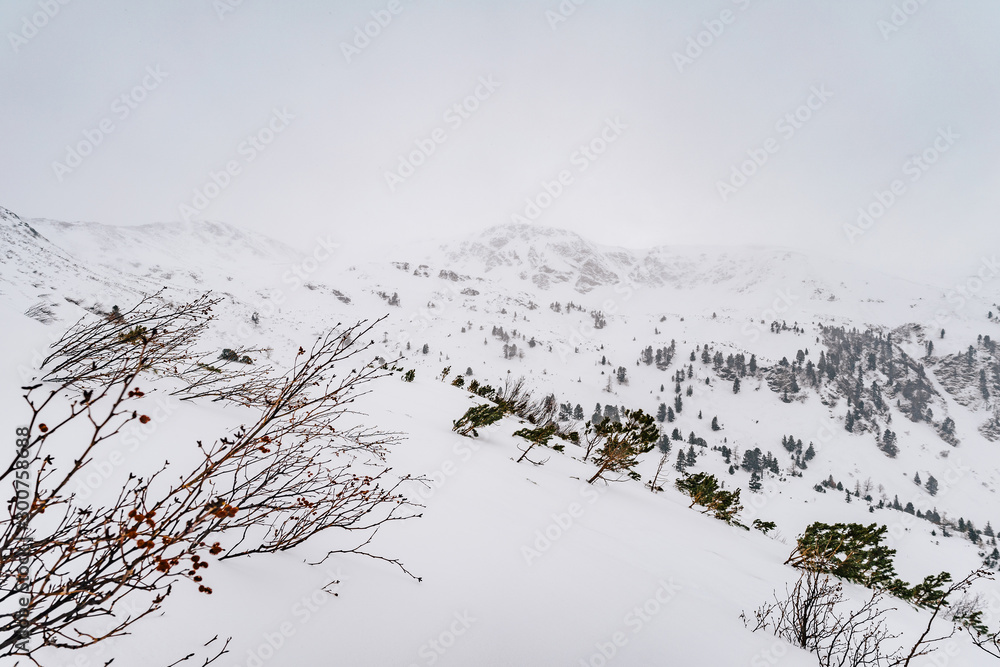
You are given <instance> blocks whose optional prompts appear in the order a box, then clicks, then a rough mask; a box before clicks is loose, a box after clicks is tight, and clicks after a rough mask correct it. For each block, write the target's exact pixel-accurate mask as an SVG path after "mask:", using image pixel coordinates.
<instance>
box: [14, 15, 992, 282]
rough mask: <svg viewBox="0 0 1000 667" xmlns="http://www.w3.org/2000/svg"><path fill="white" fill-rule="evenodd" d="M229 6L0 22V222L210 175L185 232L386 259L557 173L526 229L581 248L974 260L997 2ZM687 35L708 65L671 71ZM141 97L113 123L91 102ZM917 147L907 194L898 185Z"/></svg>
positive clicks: (129, 208) (59, 212)
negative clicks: (926, 161)
mask: <svg viewBox="0 0 1000 667" xmlns="http://www.w3.org/2000/svg"><path fill="white" fill-rule="evenodd" d="M64 1H66V0H64ZM238 1H239V0H217V1H216V2H213V0H180V1H176V2H170V3H153V2H139V3H137V2H134V0H132V1H128V0H101V1H100V2H95V1H93V0H69V1H68V3H67V4H65V5H62V4H59V0H34V1H31V0H4V2H3V3H2V5H0V28H2V31H3V33H4V40H3V43H2V44H0V128H2V130H0V131H2V134H3V141H2V151H0V205H4V206H6V207H8V208H10V209H12V210H14V211H15V212H17V213H19V214H20V215H22V216H24V217H49V218H56V219H62V220H97V221H101V222H108V223H115V224H137V223H145V222H152V221H163V220H178V219H181V210H180V209H179V207H180V206H181V205H182V204H188V205H190V204H192V200H193V197H194V195H193V192H194V190H195V189H196V188H199V189H200V188H203V187H204V186H205V185H206V184H207V183H210V182H211V181H210V172H212V171H215V172H218V171H220V170H222V169H224V167H225V165H226V163H227V161H230V160H232V161H235V162H236V164H237V165H238V166H239V168H240V172H239V174H237V175H236V176H235V177H233V178H232V179H231V183H230V184H229V185H228V187H226V188H224V189H223V190H221V192H219V193H218V195H217V196H216V197H215V198H214V199H212V201H211V202H210V204H209V205H208V206H207V208H205V210H204V211H203V212H201V213H200V214H199V215H200V216H201V217H203V218H207V219H218V220H225V221H228V222H233V223H236V224H239V225H242V226H246V227H249V228H252V229H255V230H258V231H262V232H265V233H268V234H271V235H273V236H276V237H278V238H281V239H282V240H285V241H286V242H289V243H291V244H293V245H297V246H299V247H303V248H308V247H310V246H311V243H312V239H313V238H315V237H316V236H317V235H320V234H329V235H333V236H334V237H336V238H338V239H340V240H342V241H343V242H344V243H346V244H355V245H357V244H362V243H368V244H371V243H377V244H384V243H387V242H390V241H393V242H395V241H403V242H405V241H407V240H409V239H415V238H425V239H426V238H435V239H436V238H441V239H446V238H450V237H454V236H465V235H468V234H471V233H473V232H475V231H477V230H479V229H481V228H484V227H486V226H489V225H493V224H499V223H504V222H509V221H510V220H511V215H512V214H514V213H522V214H523V213H524V210H525V206H526V204H525V199H526V198H527V197H533V198H534V197H537V196H538V195H539V194H540V193H542V192H544V190H543V189H542V185H541V182H542V181H543V180H546V181H552V180H553V179H555V178H556V177H557V175H558V173H559V172H560V170H564V169H565V170H568V171H569V177H570V178H571V182H570V183H569V184H568V185H566V186H565V187H564V188H563V191H562V192H561V194H560V195H559V196H558V197H556V198H555V201H554V202H553V203H552V204H551V206H549V207H548V208H547V209H545V210H544V211H543V212H542V213H541V215H540V216H539V217H538V218H537V222H539V223H540V224H545V225H551V226H557V227H565V228H568V229H572V230H575V231H577V232H579V233H581V234H583V235H585V236H587V237H589V238H591V239H593V240H595V241H598V242H602V243H608V244H616V245H625V246H632V247H637V246H646V245H653V244H670V243H683V244H690V243H699V244H759V245H777V246H787V247H792V248H798V249H802V250H806V251H810V252H822V253H824V254H828V255H835V256H839V257H844V258H848V259H852V260H855V261H860V262H864V263H874V264H879V265H881V266H883V267H885V268H888V269H891V270H894V271H897V272H901V273H904V274H908V275H918V274H919V273H920V272H923V271H925V270H929V269H937V268H940V267H942V266H945V265H947V266H949V267H953V268H955V269H956V270H958V271H963V270H967V271H970V272H971V271H974V270H975V269H976V267H977V266H978V265H979V263H980V261H981V259H982V257H984V256H988V255H990V254H991V253H992V252H993V251H994V250H1000V226H998V225H997V224H996V210H997V205H998V203H1000V201H998V200H1000V123H998V122H997V119H998V117H1000V114H998V111H1000V108H998V107H1000V104H998V103H1000V39H997V35H998V33H1000V30H998V28H1000V4H998V3H996V2H995V0H978V1H969V0H967V1H955V2H944V1H942V0H924V2H923V4H921V1H920V0H866V1H865V2H854V3H839V2H837V3H835V2H830V1H829V0H822V1H821V0H796V1H794V2H792V1H781V0H739V1H738V2H733V1H732V0H717V1H712V2H697V3H695V2H680V1H677V0H671V1H654V0H645V1H635V0H629V1H625V0H587V1H586V2H584V3H583V4H582V5H579V6H577V5H575V4H573V0H564V1H563V2H562V6H563V7H574V8H575V11H574V12H573V13H572V15H570V16H569V17H568V18H567V20H565V21H562V22H559V23H557V24H555V28H553V27H552V24H551V23H550V18H547V16H546V12H547V11H552V12H558V11H559V7H560V2H559V0H550V1H527V0H523V1H516V0H515V1H506V0H505V1H503V2H500V1H494V2H486V1H479V2H455V1H454V0H452V1H451V2H445V1H443V0H398V4H395V3H390V2H389V0H374V1H367V0H365V1H360V0H358V1H351V2H337V3H333V2H318V1H311V2H307V1H306V0H301V1H300V2H294V3H291V2H285V3H278V2H266V1H265V0H242V2H241V3H240V4H239V5H238V6H237V7H235V8H234V9H233V10H232V11H231V12H226V13H224V14H222V18H220V12H221V10H220V7H225V6H226V3H230V4H236V2H238ZM47 3H51V7H50V8H49V12H50V13H54V15H53V16H52V17H51V18H49V17H47V16H44V15H43V14H40V12H44V6H46V4H47ZM390 5H392V6H394V7H395V8H396V9H398V10H399V11H398V13H397V14H395V15H392V14H389V13H388V12H387V11H386V9H387V7H390ZM894 6H895V7H897V8H898V9H897V10H896V12H897V13H896V20H897V23H899V24H900V25H899V26H898V30H894V31H892V32H888V28H887V26H892V27H896V26H893V24H892V18H893V12H894ZM53 8H57V11H55V10H54V9H53ZM906 9H909V10H910V11H911V12H912V14H910V15H907V14H906V13H905V10H906ZM372 12H376V13H378V12H383V14H382V19H383V21H385V18H386V16H391V22H389V23H388V24H387V25H386V26H385V27H381V28H380V29H379V31H378V32H379V34H378V35H377V36H375V37H373V38H371V39H370V42H369V43H368V45H367V46H365V48H364V49H363V50H360V52H358V53H354V54H353V55H352V56H351V62H348V60H347V58H346V57H345V55H344V53H343V51H342V47H341V43H350V42H351V41H352V40H353V39H354V37H355V29H356V28H360V29H363V28H364V26H365V24H366V23H369V22H371V21H373V17H372ZM723 12H728V13H726V14H723ZM36 14H37V16H35V15H36ZM720 16H722V17H723V18H725V19H727V20H728V21H729V23H728V24H722V23H715V24H712V23H711V22H712V21H713V20H716V19H719V17H720ZM33 17H35V18H34V21H35V23H39V24H44V25H43V26H42V27H41V28H39V29H37V30H34V29H33V26H32V27H26V23H25V22H26V21H27V22H28V23H29V24H30V23H31V22H32V20H33ZM904 18H905V20H903V19H904ZM880 21H883V22H884V23H883V24H882V25H881V27H880V24H879V22H880ZM705 22H709V27H714V28H715V29H716V31H717V32H719V28H720V27H721V28H722V30H721V34H719V35H717V36H711V39H709V37H710V35H709V33H708V32H703V31H706V30H707V29H708V28H707V27H706V24H705ZM369 27H370V29H371V30H372V32H375V30H374V25H372V26H369ZM700 32H703V34H702V35H701V38H702V40H703V42H704V43H707V44H708V46H706V47H705V48H704V49H703V51H702V53H701V54H700V55H698V54H697V53H695V52H692V53H694V54H695V55H697V57H696V58H695V59H693V62H690V63H688V64H686V65H684V67H683V71H678V66H677V64H676V61H675V55H674V54H675V52H683V51H684V49H685V48H686V47H687V46H688V39H689V38H694V39H696V38H697V37H698V36H699V33H700ZM147 68H151V69H153V70H155V69H156V68H159V71H160V72H162V73H164V74H163V75H162V76H161V77H160V80H159V81H157V79H154V78H152V77H150V76H148V75H147ZM144 77H145V81H146V84H147V86H148V87H149V88H150V90H141V89H140V90H138V91H137V97H143V98H144V99H142V100H141V101H135V100H133V103H132V105H133V106H134V107H135V108H128V107H127V106H125V104H124V103H123V102H121V101H119V102H117V103H116V102H115V100H116V98H120V97H121V96H122V95H129V94H130V91H132V90H133V89H134V88H135V87H136V86H141V85H142V84H143V80H144ZM480 77H483V78H486V79H489V78H490V77H492V80H493V81H495V82H498V83H499V87H498V88H496V89H495V90H494V91H492V92H491V93H490V94H489V95H488V96H487V95H486V92H487V91H486V89H485V88H480V89H479V91H480V94H481V96H482V97H485V98H486V99H484V100H482V101H478V102H477V104H478V109H476V110H475V111H473V112H471V113H470V114H468V118H466V119H460V120H461V124H460V125H459V124H458V121H457V120H455V118H457V116H454V115H449V116H446V113H447V112H448V110H449V109H450V108H451V107H452V105H454V104H455V103H457V102H460V101H462V100H463V99H464V98H466V97H468V96H469V95H472V94H474V92H475V91H476V89H477V86H479V85H480V84H479V80H480ZM154 86H155V87H154ZM814 87H815V88H816V89H822V90H826V91H829V93H832V97H830V98H829V99H826V100H825V101H822V103H820V101H819V98H813V100H812V101H813V104H814V106H816V107H818V108H816V109H815V110H812V111H810V112H808V114H807V112H806V110H805V109H802V110H800V113H801V114H803V115H810V116H811V117H810V118H809V119H808V120H806V121H805V122H803V123H801V126H800V127H798V128H797V129H795V128H792V129H794V133H792V132H791V131H790V130H789V129H788V128H789V127H791V126H789V125H783V126H780V127H779V126H777V125H776V123H777V122H778V121H779V120H780V119H781V118H782V117H783V116H785V114H788V113H794V112H795V111H796V109H797V108H798V107H799V106H800V105H802V104H803V103H805V102H806V101H807V99H808V98H809V95H810V90H811V89H812V88H814ZM274 109H278V110H287V112H288V113H290V114H292V115H293V116H294V118H292V119H291V120H287V121H283V122H276V123H275V127H282V125H283V123H284V122H287V127H284V129H282V131H280V132H276V133H275V136H274V140H273V142H272V143H270V144H268V145H267V146H266V147H265V148H264V150H263V151H260V152H257V153H256V155H254V158H255V159H253V161H252V162H249V161H248V160H247V158H248V157H249V156H250V155H252V154H253V153H254V151H253V150H250V149H247V148H245V149H244V151H242V152H241V151H240V148H239V147H240V145H241V142H243V141H245V140H246V138H247V137H248V135H251V134H256V133H257V132H258V131H260V130H262V128H266V127H267V125H268V123H269V121H270V120H271V118H272V114H273V110H274ZM126 111H127V112H128V115H127V117H124V116H125V112H126ZM607 119H620V121H621V123H622V124H624V126H625V127H624V129H621V130H620V131H616V132H619V133H618V135H617V137H616V140H615V141H614V142H613V143H610V144H609V145H608V147H607V150H606V152H604V154H602V155H600V156H599V157H598V158H597V159H596V160H595V161H593V162H592V163H588V166H587V169H586V170H584V171H581V170H580V166H581V165H582V164H583V162H584V161H581V158H580V157H579V154H577V157H576V160H575V161H574V154H576V152H577V151H578V149H579V146H580V145H581V144H584V143H589V142H590V141H591V140H592V139H594V138H596V137H599V136H600V133H601V131H602V128H603V127H605V123H606V121H607ZM102 121H104V124H105V125H104V126H105V127H106V128H107V127H109V123H110V124H111V125H113V129H112V131H111V132H110V133H107V134H106V136H104V137H103V138H102V139H101V141H100V143H99V144H98V145H96V146H95V147H94V148H93V151H92V152H91V153H90V154H89V155H87V156H86V157H84V158H83V159H82V161H81V162H80V163H79V165H78V166H76V167H75V168H73V169H72V170H71V171H69V172H64V173H62V174H61V176H62V180H61V181H60V179H59V176H57V174H56V168H54V166H53V163H55V162H59V163H65V162H66V159H67V158H66V154H67V146H76V145H77V144H78V143H79V142H87V141H88V140H87V139H86V137H85V132H89V133H90V136H91V137H94V136H96V135H95V134H94V132H95V131H96V130H97V129H98V128H100V126H101V123H102ZM435 128H441V131H442V132H441V133H439V134H438V135H437V136H438V137H441V136H444V137H445V141H444V142H443V143H441V144H439V145H437V146H436V148H435V151H434V153H433V154H431V155H430V156H429V157H427V158H426V160H425V161H424V163H423V164H422V165H421V166H419V167H418V168H417V169H416V170H415V172H414V174H413V175H412V176H409V177H408V178H406V179H405V180H404V181H403V182H401V183H397V185H396V188H395V191H391V190H390V188H389V186H388V185H387V183H386V177H385V174H386V172H387V171H391V170H395V169H397V167H398V164H399V159H400V157H399V156H400V155H403V154H408V153H409V152H410V151H412V150H415V149H416V144H415V142H416V141H418V140H427V139H428V138H429V137H431V135H432V132H433V131H434V130H435ZM948 128H951V136H952V138H951V139H949V140H948V141H947V142H946V141H944V140H939V141H938V146H939V147H947V148H948V150H947V152H944V153H940V154H936V152H935V150H934V149H933V147H934V145H935V144H934V142H935V138H936V137H937V136H938V135H939V131H940V130H947V129H948ZM264 134H265V135H266V134H267V133H266V132H265V133H264ZM955 135H957V138H955ZM609 136H612V135H611V134H609ZM769 139H772V140H773V141H772V143H770V144H767V145H769V146H770V147H771V148H772V150H773V149H774V148H775V147H776V148H777V151H776V152H773V153H772V154H770V155H768V158H767V161H766V162H765V163H764V164H763V165H762V166H760V167H759V168H758V169H757V171H756V173H754V174H753V175H752V177H750V178H749V179H748V180H747V182H746V184H745V185H743V186H742V187H740V188H739V189H738V190H737V191H735V192H732V193H730V195H729V196H728V198H727V201H725V202H723V201H722V197H721V196H720V193H719V191H718V182H719V181H725V180H727V179H728V178H729V176H730V173H731V170H732V168H733V166H734V165H739V164H740V163H741V162H743V161H744V160H746V159H748V154H747V151H754V150H758V151H759V150H760V149H763V148H764V147H765V145H766V142H767V141H768V140H769ZM86 148H87V146H86V145H85V146H84V150H86ZM598 148H599V146H598ZM928 149H929V150H930V152H929V153H928V155H929V157H935V156H936V157H937V161H936V162H935V163H934V164H933V165H928V168H927V169H926V171H924V170H920V169H919V167H918V168H916V169H914V167H913V163H910V166H909V167H907V166H906V163H907V161H908V160H909V159H911V158H912V157H914V156H918V155H920V154H922V153H924V152H925V150H928ZM765 152H766V151H765ZM758 155H760V153H759V152H758ZM916 173H919V175H920V178H919V179H918V180H912V179H913V178H914V175H915V174H916ZM895 179H899V180H900V181H901V182H902V183H901V184H897V185H901V186H902V188H901V189H900V192H901V193H902V194H900V195H898V196H896V201H895V202H894V203H893V204H892V205H891V206H890V207H889V208H888V211H887V212H886V214H885V215H884V216H883V217H882V218H880V219H879V220H878V221H876V222H875V223H874V224H873V225H872V226H871V227H870V228H869V229H868V230H867V232H866V233H865V234H864V235H862V236H858V237H856V238H855V239H854V240H855V243H853V244H851V243H849V242H848V239H847V236H846V234H845V231H844V224H845V223H852V222H854V221H855V220H856V218H857V210H858V208H859V207H862V206H865V207H867V206H869V205H871V204H872V203H873V202H875V201H876V200H875V196H874V193H875V191H877V190H878V191H883V190H889V189H890V187H891V184H892V182H893V180H895ZM543 200H544V198H543Z"/></svg>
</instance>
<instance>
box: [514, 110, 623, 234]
mask: <svg viewBox="0 0 1000 667" xmlns="http://www.w3.org/2000/svg"><path fill="white" fill-rule="evenodd" d="M627 129H628V125H626V124H625V123H623V122H622V119H621V117H620V116H615V117H614V118H613V119H612V118H607V119H605V121H604V127H603V128H602V129H601V131H600V132H598V134H597V135H596V136H595V137H594V138H593V139H591V140H590V141H588V142H587V143H585V144H580V145H579V146H578V147H577V149H576V150H575V151H574V152H573V154H572V155H570V156H569V163H570V164H571V165H572V166H574V167H576V171H577V173H581V174H582V173H583V172H585V171H587V169H588V168H589V167H590V165H591V164H593V163H594V162H595V161H597V159H598V158H599V157H601V156H602V155H604V153H605V152H606V151H607V150H608V147H609V146H610V145H611V144H613V143H615V142H616V141H618V139H619V138H620V137H621V135H622V132H624V131H625V130H627ZM574 182H575V177H574V176H573V172H572V170H570V169H562V170H560V171H559V173H557V174H556V175H555V177H554V178H553V179H552V180H551V181H546V180H543V181H542V182H541V184H540V185H541V192H539V193H538V194H536V195H535V196H534V197H527V198H525V200H524V208H523V209H522V210H521V212H520V213H512V214H511V216H510V220H511V222H513V223H516V224H522V225H524V224H528V222H529V221H530V222H534V221H535V220H537V219H538V218H539V217H540V216H541V215H542V213H543V212H544V211H545V210H546V209H547V208H549V207H550V206H552V204H553V203H555V201H556V200H557V199H559V197H561V196H562V195H563V193H564V192H565V191H566V188H568V187H569V186H571V185H573V183H574Z"/></svg>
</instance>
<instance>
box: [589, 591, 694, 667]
mask: <svg viewBox="0 0 1000 667" xmlns="http://www.w3.org/2000/svg"><path fill="white" fill-rule="evenodd" d="M658 583H659V587H658V588H657V589H656V591H655V592H654V593H653V594H652V595H651V596H649V598H647V599H646V600H645V601H644V602H643V603H642V604H638V605H636V606H635V607H633V608H632V609H631V610H630V611H629V612H628V613H627V614H625V617H624V618H623V619H622V624H623V625H624V626H625V628H627V629H629V630H631V636H632V637H634V636H635V635H637V634H639V633H640V632H642V631H643V630H644V629H645V628H646V627H647V626H648V625H649V623H651V622H652V621H653V619H654V618H655V617H656V616H658V615H659V614H660V612H662V611H663V608H664V607H666V606H667V605H668V604H670V602H671V601H672V600H673V599H674V598H675V597H676V596H677V594H678V593H679V592H680V591H681V590H683V587H682V586H681V585H680V584H678V583H677V582H675V581H674V580H673V578H669V579H661V580H660V581H659V582H658ZM629 637H630V635H629V633H627V632H626V631H625V630H617V631H615V632H613V633H611V636H610V637H608V638H607V639H606V640H604V641H599V642H596V643H595V644H594V652H593V653H591V654H590V655H589V656H587V657H586V658H580V662H579V663H578V664H579V666H580V667H604V666H605V665H607V664H608V662H610V661H611V660H613V659H614V658H615V656H617V655H618V653H619V651H620V650H621V649H623V648H624V647H626V646H628V643H629Z"/></svg>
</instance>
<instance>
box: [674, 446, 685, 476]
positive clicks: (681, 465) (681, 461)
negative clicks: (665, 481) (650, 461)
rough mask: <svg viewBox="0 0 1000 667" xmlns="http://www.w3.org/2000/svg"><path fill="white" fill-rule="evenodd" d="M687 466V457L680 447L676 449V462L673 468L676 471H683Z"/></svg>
mask: <svg viewBox="0 0 1000 667" xmlns="http://www.w3.org/2000/svg"><path fill="white" fill-rule="evenodd" d="M686 467H687V459H686V458H685V456H684V452H683V451H682V450H680V449H678V450H677V463H675V464H674V469H675V470H677V472H684V469H685V468H686Z"/></svg>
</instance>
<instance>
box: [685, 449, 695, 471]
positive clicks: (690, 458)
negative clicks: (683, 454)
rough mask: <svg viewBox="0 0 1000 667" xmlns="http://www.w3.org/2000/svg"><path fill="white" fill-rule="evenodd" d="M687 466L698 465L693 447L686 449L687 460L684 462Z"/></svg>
mask: <svg viewBox="0 0 1000 667" xmlns="http://www.w3.org/2000/svg"><path fill="white" fill-rule="evenodd" d="M685 463H687V465H688V466H693V465H695V464H697V463H698V455H697V454H695V451H694V445H691V446H690V447H688V451H687V460H686V461H685Z"/></svg>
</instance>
